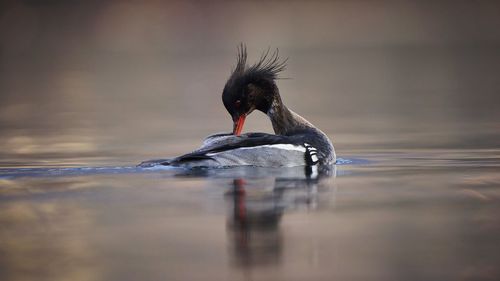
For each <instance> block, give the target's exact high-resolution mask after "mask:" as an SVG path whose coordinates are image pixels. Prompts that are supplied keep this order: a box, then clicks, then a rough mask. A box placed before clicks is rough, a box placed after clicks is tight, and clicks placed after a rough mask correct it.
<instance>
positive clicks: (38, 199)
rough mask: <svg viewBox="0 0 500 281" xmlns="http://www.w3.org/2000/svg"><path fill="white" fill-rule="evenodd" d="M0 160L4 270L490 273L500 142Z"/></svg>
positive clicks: (401, 275)
mask: <svg viewBox="0 0 500 281" xmlns="http://www.w3.org/2000/svg"><path fill="white" fill-rule="evenodd" d="M341 163H342V164H339V165H336V166H335V167H334V168H333V170H332V171H331V174H330V175H324V176H323V177H321V178H319V179H310V178H309V179H308V178H306V177H305V175H304V170H303V168H287V169H263V168H232V169H219V170H217V169H216V170H197V171H186V170H182V169H161V170H144V169H138V168H135V167H107V168H84V169H81V168H64V169H61V168H22V169H21V168H8V169H7V168H4V169H1V170H0V176H1V179H0V182H1V185H2V188H1V197H0V198H1V199H0V210H1V212H0V214H1V215H0V222H1V226H2V227H1V228H0V235H1V236H0V237H1V239H0V240H1V241H2V243H1V244H0V252H2V255H1V256H2V257H1V258H0V268H1V275H2V277H3V278H2V279H3V280H26V279H28V280H29V279H36V280H68V279H70V280H138V279H141V280H158V279H167V280H304V279H310V280H333V279H342V280H345V279H349V280H366V279H370V280H402V279H404V280H457V279H459V280H478V279H479V280H494V279H496V277H498V274H499V271H498V263H499V262H500V244H499V243H498V237H499V235H500V217H499V215H498V214H499V213H500V204H499V203H500V186H499V182H500V175H499V173H498V171H499V168H500V151H498V150H484V151H461V150H420V151H413V152H410V151H404V152H398V151H386V152H378V153H375V154H369V153H363V154H359V155H358V154H353V155H346V156H345V157H344V158H343V159H341Z"/></svg>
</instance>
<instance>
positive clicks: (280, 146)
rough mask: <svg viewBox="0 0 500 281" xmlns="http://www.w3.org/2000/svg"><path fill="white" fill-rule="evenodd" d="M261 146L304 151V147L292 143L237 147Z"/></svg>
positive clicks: (252, 147) (253, 147)
mask: <svg viewBox="0 0 500 281" xmlns="http://www.w3.org/2000/svg"><path fill="white" fill-rule="evenodd" d="M261 147H269V148H278V149H284V150H295V151H300V152H306V148H305V147H303V146H300V145H293V144H266V145H259V146H251V147H240V148H238V149H255V148H261Z"/></svg>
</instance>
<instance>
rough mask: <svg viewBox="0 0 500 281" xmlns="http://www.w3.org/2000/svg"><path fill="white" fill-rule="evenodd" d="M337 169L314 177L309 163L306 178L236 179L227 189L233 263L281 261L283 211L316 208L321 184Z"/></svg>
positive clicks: (326, 169) (250, 265) (328, 168)
mask: <svg viewBox="0 0 500 281" xmlns="http://www.w3.org/2000/svg"><path fill="white" fill-rule="evenodd" d="M335 169H336V167H335V166H333V167H327V168H324V169H323V170H322V171H321V173H320V174H319V175H318V176H315V177H311V175H312V174H311V170H310V167H306V168H305V169H303V178H289V177H281V178H280V176H279V175H277V176H275V177H274V178H271V180H272V182H271V183H268V182H266V181H262V180H252V179H250V180H246V179H243V178H236V179H234V180H233V186H232V187H231V190H230V191H228V192H227V193H226V198H227V203H228V205H229V210H230V214H229V218H228V222H227V232H228V237H229V239H230V241H229V244H230V257H231V258H232V259H231V261H232V263H233V264H234V265H236V266H238V267H244V268H252V267H255V266H275V265H277V264H280V263H281V261H282V255H283V248H284V246H285V245H284V241H283V236H284V235H283V232H282V229H281V227H280V222H281V220H282V217H283V214H284V213H285V211H287V210H291V209H295V208H298V207H302V206H304V207H306V208H307V209H314V208H315V207H316V206H317V201H318V197H317V192H318V185H319V184H320V183H321V181H322V180H323V179H325V178H328V177H331V176H332V175H335ZM299 175H300V174H299Z"/></svg>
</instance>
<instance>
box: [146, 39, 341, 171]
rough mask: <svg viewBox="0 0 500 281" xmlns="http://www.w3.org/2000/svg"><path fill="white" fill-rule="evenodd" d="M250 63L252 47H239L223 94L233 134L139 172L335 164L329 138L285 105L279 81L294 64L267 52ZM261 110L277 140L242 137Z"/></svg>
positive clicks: (149, 164) (150, 163)
mask: <svg viewBox="0 0 500 281" xmlns="http://www.w3.org/2000/svg"><path fill="white" fill-rule="evenodd" d="M247 57H248V56H247V48H246V46H245V45H243V44H241V45H239V46H238V48H237V62H236V66H235V67H234V69H233V70H232V72H231V74H230V76H229V78H228V80H227V82H226V84H225V86H224V89H223V91H222V102H223V104H224V107H225V108H226V110H227V112H228V113H229V114H230V116H231V119H232V121H233V130H232V132H231V133H218V134H214V135H211V136H208V137H207V138H205V140H204V141H203V144H202V145H201V147H200V148H198V149H196V150H194V151H192V152H190V153H187V154H184V155H181V156H178V157H174V158H169V159H156V160H149V161H145V162H142V163H140V164H139V165H138V166H140V167H153V166H157V165H162V166H174V167H186V168H222V167H233V166H256V167H296V166H306V167H316V168H317V167H325V166H330V165H333V164H335V162H336V154H335V149H334V146H333V144H332V142H331V141H330V139H329V138H328V136H327V135H326V134H325V133H323V132H322V131H321V130H320V129H318V128H317V127H315V126H314V125H313V124H312V123H311V122H309V121H307V120H306V119H305V118H304V117H302V116H300V115H299V114H297V113H295V112H294V111H292V110H291V109H289V108H288V107H287V106H286V105H285V104H284V103H283V100H282V98H281V95H280V92H279V89H278V87H277V85H276V80H277V79H279V77H278V75H279V74H280V73H282V72H283V71H284V70H285V68H286V66H287V61H288V59H287V58H286V59H281V58H280V56H279V50H278V49H276V50H275V51H273V52H270V49H267V51H265V52H263V53H262V55H261V57H260V59H259V60H258V61H257V62H256V63H254V64H252V65H248V64H247ZM255 110H257V111H261V112H263V113H264V114H266V115H267V116H268V117H269V120H270V122H271V124H272V127H273V130H274V133H275V134H269V133H261V132H250V133H244V134H242V131H243V127H244V123H245V120H246V118H247V117H248V116H249V115H250V114H251V113H252V112H254V111H255Z"/></svg>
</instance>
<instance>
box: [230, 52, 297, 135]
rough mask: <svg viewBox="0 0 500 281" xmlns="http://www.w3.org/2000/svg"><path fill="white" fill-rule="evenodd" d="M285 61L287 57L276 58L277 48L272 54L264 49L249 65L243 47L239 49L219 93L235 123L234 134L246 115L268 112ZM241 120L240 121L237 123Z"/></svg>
mask: <svg viewBox="0 0 500 281" xmlns="http://www.w3.org/2000/svg"><path fill="white" fill-rule="evenodd" d="M286 62H287V59H286V58H285V59H281V58H280V57H279V51H278V49H276V50H275V51H274V52H272V53H270V49H267V51H266V52H264V53H262V55H261V57H260V59H259V61H258V62H257V63H255V64H253V65H251V66H248V65H247V50H246V46H245V45H243V44H241V45H240V46H238V57H237V63H236V67H235V68H234V70H233V71H232V73H231V76H230V77H229V79H228V80H227V82H226V85H225V86H224V91H223V92H222V102H223V103H224V106H225V107H226V109H227V111H228V112H229V114H231V117H232V118H233V122H235V127H234V130H235V133H237V134H239V131H241V128H242V126H243V124H242V122H244V118H245V116H246V115H248V114H250V113H251V112H252V111H253V110H254V109H257V110H260V111H262V112H264V113H267V112H268V111H269V109H270V108H271V105H272V103H273V101H274V100H275V99H276V98H279V91H278V87H277V86H276V83H275V80H276V79H278V74H279V73H281V72H282V71H283V70H285V68H286ZM241 118H243V121H239V120H240V119H241ZM239 122H241V124H239ZM238 125H239V126H241V128H239V127H238ZM237 127H238V128H239V130H237Z"/></svg>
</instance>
